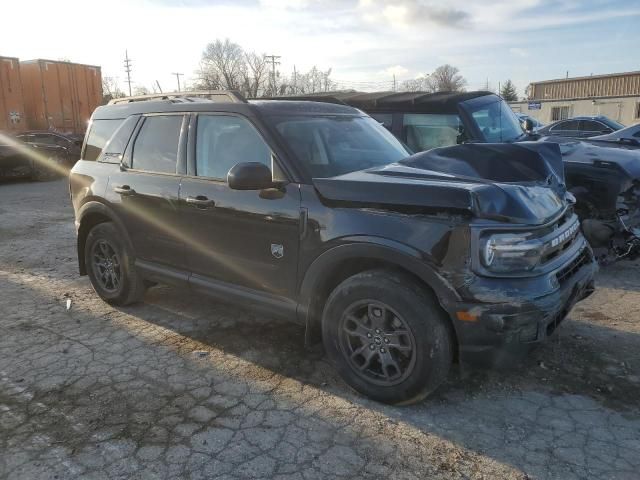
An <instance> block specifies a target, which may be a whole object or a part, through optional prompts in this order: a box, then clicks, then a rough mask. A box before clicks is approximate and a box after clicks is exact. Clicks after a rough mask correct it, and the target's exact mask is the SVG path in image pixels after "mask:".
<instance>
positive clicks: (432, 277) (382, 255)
mask: <svg viewBox="0 0 640 480" xmlns="http://www.w3.org/2000/svg"><path fill="white" fill-rule="evenodd" d="M342 240H343V242H347V243H342V244H341V245H338V246H335V247H332V248H330V249H329V250H326V251H325V252H323V253H322V254H320V255H319V256H318V257H317V258H316V259H315V260H314V261H313V262H312V263H311V265H310V266H309V268H308V269H307V271H306V272H305V275H304V278H303V279H302V282H301V284H300V288H299V295H298V300H299V301H298V309H297V317H298V321H299V322H300V323H302V324H304V325H306V343H307V344H308V343H309V342H310V340H311V337H312V336H313V335H314V333H313V332H314V328H315V325H314V322H315V321H316V320H317V319H316V318H314V313H315V312H313V303H314V292H315V291H316V290H317V288H318V287H319V286H320V285H322V284H323V282H324V281H325V280H326V279H327V278H328V277H329V275H331V273H332V272H334V271H335V269H336V268H337V267H338V266H339V265H340V263H342V262H345V261H348V260H355V259H363V260H380V261H384V262H385V263H388V264H391V265H396V266H397V267H399V268H402V269H404V270H406V271H408V272H410V273H412V274H413V275H415V276H416V277H418V278H419V279H420V280H422V281H423V282H424V283H425V284H426V285H428V286H429V287H430V288H431V289H432V290H433V291H434V293H435V295H436V297H437V299H438V301H439V303H440V305H441V306H442V308H443V309H444V310H445V311H446V312H447V314H449V312H450V311H451V307H452V305H453V304H454V303H455V302H456V301H460V300H461V299H460V296H459V295H458V292H457V291H456V290H455V289H454V288H453V287H452V286H451V285H450V284H449V282H448V281H447V280H446V279H445V278H443V277H442V276H441V275H439V274H438V273H437V271H436V270H435V268H434V267H432V266H431V265H430V264H429V259H428V257H426V256H425V255H424V253H423V252H420V251H419V250H416V249H414V248H413V247H410V246H408V245H406V244H403V243H400V242H397V241H394V240H389V239H385V238H380V237H372V236H358V237H351V238H346V239H342Z"/></svg>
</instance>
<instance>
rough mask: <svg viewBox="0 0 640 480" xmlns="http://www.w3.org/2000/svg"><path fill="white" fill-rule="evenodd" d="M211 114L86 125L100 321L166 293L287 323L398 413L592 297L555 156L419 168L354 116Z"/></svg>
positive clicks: (162, 106)
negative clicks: (458, 368)
mask: <svg viewBox="0 0 640 480" xmlns="http://www.w3.org/2000/svg"><path fill="white" fill-rule="evenodd" d="M219 96H220V98H218V99H216V100H214V101H208V100H203V99H198V98H182V97H179V96H173V97H170V98H166V99H164V100H148V99H147V100H146V101H138V102H136V101H131V103H123V104H117V103H116V104H113V105H108V106H104V107H99V108H98V109H96V111H95V112H94V114H93V117H92V122H91V126H90V130H89V132H88V134H87V140H86V142H85V147H84V151H83V155H82V158H81V160H80V161H78V162H77V163H76V165H75V166H74V167H73V169H72V171H71V174H70V177H69V178H70V191H71V196H72V201H73V207H74V210H75V218H76V227H77V232H78V240H77V249H78V260H79V264H80V272H81V274H87V275H88V276H89V278H90V280H91V283H92V285H93V287H94V289H95V291H96V292H97V293H98V295H100V296H101V297H102V298H103V299H104V300H105V301H107V302H111V303H114V304H118V305H124V304H128V303H131V302H135V301H137V300H140V299H141V298H142V296H143V293H144V290H145V288H146V287H147V286H149V285H150V282H162V283H167V284H171V285H176V286H183V287H186V288H189V289H191V290H192V291H194V292H198V293H202V294H208V295H213V296H215V297H218V298H220V299H222V300H224V301H230V302H235V303H236V304H238V305H242V306H246V307H251V308H254V309H257V310H262V311H266V312H270V313H272V314H277V315H280V316H283V317H286V318H289V319H292V320H294V321H297V322H300V323H302V324H303V325H306V328H307V339H308V341H311V340H313V339H314V338H315V337H316V335H317V334H318V333H319V332H321V335H322V339H323V342H324V346H325V349H326V352H327V354H328V356H329V358H330V360H331V361H332V362H333V363H334V365H335V366H336V368H337V370H338V371H339V372H340V374H341V375H342V376H343V378H344V379H345V380H346V382H347V383H348V384H349V385H351V386H352V387H353V388H354V389H356V390H358V391H360V392H362V393H364V394H366V395H369V396H371V397H372V398H375V399H377V400H380V401H383V402H390V403H399V402H403V403H406V402H411V401H415V400H418V399H420V398H423V397H424V396H426V395H427V394H428V393H429V392H431V391H433V390H434V389H435V388H436V387H437V386H438V385H439V384H440V383H441V382H442V381H443V379H444V378H445V377H446V376H447V372H448V370H449V368H450V365H451V363H452V361H453V360H454V359H456V360H461V361H463V362H465V361H467V362H477V361H485V362H487V361H489V362H491V361H493V360H498V359H502V360H504V359H505V358H510V357H509V355H508V353H522V352H524V351H526V349H527V347H528V346H530V345H532V344H535V343H536V342H540V341H542V340H543V339H544V338H546V337H547V336H548V335H550V334H551V333H552V332H553V331H554V329H555V328H556V327H557V325H558V324H559V323H560V322H561V321H562V319H563V318H564V317H565V315H566V314H567V312H568V311H569V310H570V309H571V308H572V306H573V305H574V303H575V302H577V301H578V300H580V299H582V298H584V297H585V296H587V295H588V294H589V293H591V291H592V289H593V276H594V272H595V270H596V268H597V267H596V264H595V262H594V260H593V257H592V252H591V249H590V247H589V245H588V243H587V242H586V241H585V239H584V237H583V236H582V234H581V233H580V229H579V223H578V219H577V216H576V215H575V214H574V213H573V206H572V196H571V195H570V194H567V193H566V191H565V189H564V187H563V178H562V176H563V171H562V160H561V157H560V154H559V151H558V147H557V145H554V144H545V143H539V144H538V143H527V144H522V145H461V146H457V147H453V148H444V149H439V150H436V151H434V152H429V153H423V154H418V155H414V156H410V153H409V152H408V151H407V150H406V149H405V147H404V146H403V145H402V144H401V143H400V142H399V141H398V140H397V139H396V138H394V137H393V135H391V134H390V133H389V132H387V131H386V130H385V129H384V128H383V127H381V126H380V125H379V124H378V122H376V121H375V120H373V119H372V118H370V117H369V116H367V115H365V114H363V113H362V112H361V111H359V110H357V109H354V108H351V107H348V106H343V105H331V104H326V103H315V102H288V101H250V102H247V101H245V100H244V99H243V98H242V97H239V96H237V95H235V94H233V93H226V94H225V93H221V94H220V95H219ZM109 132H111V133H112V135H111V133H109ZM109 137H110V139H109ZM107 140H108V141H107ZM479 159H480V160H481V162H480V163H479V162H478V161H479ZM454 161H455V167H452V165H453V164H454V163H453V162H454ZM394 162H396V163H394ZM491 162H493V163H494V164H493V165H492V163H491ZM496 162H497V163H500V164H501V165H502V167H501V168H498V169H496V168H494V165H495V163H496ZM441 165H444V166H445V168H444V171H443V172H439V171H438V168H439V166H441ZM492 175H493V178H492V179H491V180H487V179H486V177H488V176H492Z"/></svg>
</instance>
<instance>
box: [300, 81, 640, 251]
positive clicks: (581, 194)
mask: <svg viewBox="0 0 640 480" xmlns="http://www.w3.org/2000/svg"><path fill="white" fill-rule="evenodd" d="M302 98H304V99H315V100H322V101H325V102H330V103H338V104H348V105H351V106H354V107H356V108H359V109H361V110H363V111H365V112H367V113H368V114H369V115H371V116H372V117H373V118H375V119H377V120H378V121H379V122H381V123H382V124H383V125H384V126H385V127H386V128H387V129H388V130H390V131H391V132H392V133H393V134H394V135H395V136H396V137H398V138H399V139H400V140H402V141H403V142H405V144H407V145H408V146H409V148H411V149H412V150H413V151H416V152H419V151H423V150H428V149H431V148H436V147H442V146H447V145H456V144H463V143H478V142H480V143H486V142H490V143H491V142H504V143H518V142H525V141H527V142H528V141H549V142H555V143H558V144H559V145H560V150H561V153H562V158H563V160H564V168H565V173H566V184H567V188H568V189H569V191H570V192H571V193H573V195H575V197H576V199H577V204H576V211H577V213H578V215H579V216H580V218H581V219H582V220H583V228H584V233H585V236H586V237H587V239H588V240H589V242H590V243H591V245H592V246H593V247H596V249H597V252H596V253H597V255H598V257H599V258H600V259H601V261H602V262H603V263H607V262H610V261H613V260H615V259H618V258H622V257H627V258H634V257H636V256H637V255H638V254H640V152H639V151H638V150H636V149H635V147H627V146H622V145H618V144H616V145H614V144H612V143H611V142H601V141H596V140H591V139H584V140H578V139H573V138H566V137H558V136H543V135H541V134H540V133H539V132H538V133H535V132H533V131H532V129H531V130H529V132H525V131H523V128H522V125H521V123H520V121H519V119H518V117H517V116H516V115H515V114H514V112H513V111H512V110H511V108H510V107H509V106H508V105H507V104H506V103H505V102H504V101H503V100H502V99H501V98H500V97H498V96H496V95H494V94H493V93H491V92H482V91H479V92H464V93H435V94H429V93H425V92H407V93H393V92H374V93H358V92H342V93H332V94H325V95H322V96H319V97H316V96H309V97H292V98H291V99H292V100H300V99H302ZM545 128H546V127H545ZM614 147H617V148H614Z"/></svg>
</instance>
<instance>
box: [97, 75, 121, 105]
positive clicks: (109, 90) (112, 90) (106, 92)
mask: <svg viewBox="0 0 640 480" xmlns="http://www.w3.org/2000/svg"><path fill="white" fill-rule="evenodd" d="M124 96H125V94H124V92H123V91H122V90H120V87H119V86H118V81H117V80H116V78H115V77H102V102H103V103H109V101H110V100H112V99H114V98H122V97H124Z"/></svg>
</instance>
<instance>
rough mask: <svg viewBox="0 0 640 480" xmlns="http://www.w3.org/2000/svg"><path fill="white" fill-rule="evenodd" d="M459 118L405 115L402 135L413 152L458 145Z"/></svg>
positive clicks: (443, 115) (453, 116)
mask: <svg viewBox="0 0 640 480" xmlns="http://www.w3.org/2000/svg"><path fill="white" fill-rule="evenodd" d="M460 125H461V122H460V117H458V115H452V114H446V115H445V114H426V113H425V114H406V115H405V116H404V135H405V138H406V139H407V140H406V141H407V145H409V148H411V149H412V150H413V151H414V152H421V151H424V150H429V149H431V148H436V147H448V146H450V145H456V144H457V143H458V136H459V135H460Z"/></svg>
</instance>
